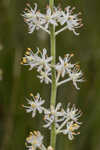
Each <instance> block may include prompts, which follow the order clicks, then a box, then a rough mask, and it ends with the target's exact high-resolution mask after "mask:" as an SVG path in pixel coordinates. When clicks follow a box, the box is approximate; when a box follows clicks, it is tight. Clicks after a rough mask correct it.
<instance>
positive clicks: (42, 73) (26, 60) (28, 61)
mask: <svg viewBox="0 0 100 150" xmlns="http://www.w3.org/2000/svg"><path fill="white" fill-rule="evenodd" d="M73 56H74V55H73V54H66V55H65V57H64V59H62V58H61V57H60V56H59V62H58V63H57V64H56V65H55V66H53V65H51V61H52V56H51V57H48V56H47V50H46V49H45V48H44V49H43V52H41V51H40V50H39V49H37V52H36V53H33V51H32V50H31V49H30V48H28V49H27V51H26V53H25V56H24V57H23V58H22V62H21V64H23V65H28V66H29V67H30V68H29V70H32V69H33V68H36V69H37V72H38V73H39V75H37V77H38V78H39V79H40V82H41V83H42V82H44V83H46V84H49V83H52V80H51V78H50V77H51V75H52V74H51V70H52V68H54V69H55V70H56V71H57V77H56V83H57V86H59V85H61V84H63V83H66V82H68V81H72V82H73V85H74V86H75V87H76V89H77V90H79V89H80V88H79V87H78V86H77V82H83V81H84V80H83V73H82V71H81V70H80V67H79V65H77V64H72V63H71V62H70V59H71V58H72V57H73ZM65 76H67V79H65V80H62V81H60V82H59V80H60V78H61V77H62V78H64V77H65Z"/></svg>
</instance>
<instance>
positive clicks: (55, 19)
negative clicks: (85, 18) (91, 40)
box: [22, 3, 83, 35]
mask: <svg viewBox="0 0 100 150" xmlns="http://www.w3.org/2000/svg"><path fill="white" fill-rule="evenodd" d="M34 5H35V7H34V9H33V8H32V7H31V6H30V4H27V8H25V10H24V12H23V14H22V16H23V17H24V21H25V23H26V24H27V25H28V28H29V33H33V32H34V30H35V29H36V30H39V29H42V30H44V31H45V32H47V33H48V34H50V31H49V25H50V24H52V25H54V26H55V27H56V26H58V25H61V26H63V28H61V29H60V30H58V31H57V32H56V35H57V34H59V33H60V32H62V31H64V30H66V29H68V30H70V31H73V33H74V34H75V35H79V33H77V32H76V29H77V28H80V27H82V25H83V24H82V23H81V19H80V18H79V17H78V16H79V15H80V14H81V13H78V14H74V13H73V11H74V9H75V7H73V8H71V7H70V6H67V7H66V8H65V10H64V11H63V10H62V9H61V8H59V7H58V8H57V7H54V8H53V12H52V11H51V8H50V7H49V6H47V8H46V14H43V13H41V12H40V11H38V10H37V4H36V3H35V4H34Z"/></svg>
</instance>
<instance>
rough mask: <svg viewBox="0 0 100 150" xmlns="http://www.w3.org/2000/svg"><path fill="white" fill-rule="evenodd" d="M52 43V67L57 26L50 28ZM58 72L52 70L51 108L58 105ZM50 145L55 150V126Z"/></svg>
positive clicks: (51, 5) (51, 3)
mask: <svg viewBox="0 0 100 150" xmlns="http://www.w3.org/2000/svg"><path fill="white" fill-rule="evenodd" d="M49 4H50V8H51V11H52V12H53V6H54V0H50V1H49ZM50 41H51V56H52V57H53V59H52V65H55V62H56V39H55V26H54V25H51V26H50ZM56 91H57V86H56V71H55V69H54V68H52V88H51V102H50V106H53V107H54V108H55V104H56ZM50 145H51V146H52V147H53V150H55V146H56V128H55V124H52V127H51V137H50Z"/></svg>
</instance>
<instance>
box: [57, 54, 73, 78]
mask: <svg viewBox="0 0 100 150" xmlns="http://www.w3.org/2000/svg"><path fill="white" fill-rule="evenodd" d="M72 56H73V54H66V55H65V57H64V59H62V58H61V57H60V56H59V63H58V64H57V65H56V66H55V69H56V70H57V72H58V73H60V75H61V76H62V77H64V76H65V74H66V73H67V70H68V69H71V68H73V67H74V65H73V64H71V63H70V62H69V61H70V59H71V57H72Z"/></svg>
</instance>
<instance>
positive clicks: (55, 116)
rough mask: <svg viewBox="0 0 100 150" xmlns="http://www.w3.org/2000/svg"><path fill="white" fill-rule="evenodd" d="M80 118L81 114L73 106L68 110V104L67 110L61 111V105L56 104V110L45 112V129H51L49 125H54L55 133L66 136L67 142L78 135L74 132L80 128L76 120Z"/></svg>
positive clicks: (52, 108)
mask: <svg viewBox="0 0 100 150" xmlns="http://www.w3.org/2000/svg"><path fill="white" fill-rule="evenodd" d="M80 116H81V112H80V111H79V110H78V109H76V107H75V105H73V106H72V108H70V105H69V104H68V106H67V110H66V111H65V110H64V109H61V103H58V104H57V106H56V108H55V109H54V107H51V109H50V110H47V112H45V117H44V120H45V122H46V124H45V125H44V127H45V128H48V127H49V129H51V125H52V124H53V123H54V124H55V127H56V133H57V134H58V133H63V134H66V135H68V138H69V140H72V139H73V138H74V135H77V134H79V132H77V133H75V132H74V131H75V130H77V129H78V128H79V127H80V124H81V123H80V122H78V118H79V117H80Z"/></svg>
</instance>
